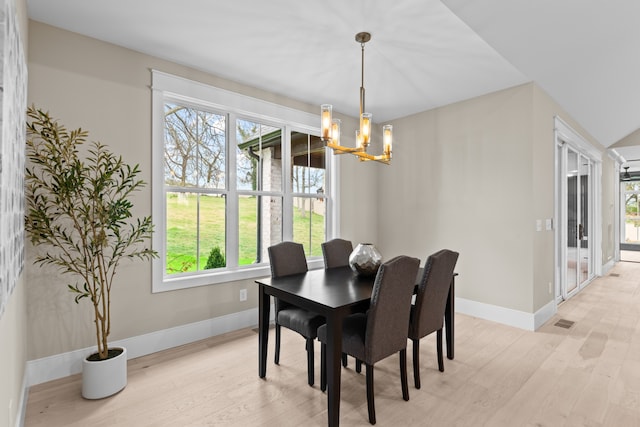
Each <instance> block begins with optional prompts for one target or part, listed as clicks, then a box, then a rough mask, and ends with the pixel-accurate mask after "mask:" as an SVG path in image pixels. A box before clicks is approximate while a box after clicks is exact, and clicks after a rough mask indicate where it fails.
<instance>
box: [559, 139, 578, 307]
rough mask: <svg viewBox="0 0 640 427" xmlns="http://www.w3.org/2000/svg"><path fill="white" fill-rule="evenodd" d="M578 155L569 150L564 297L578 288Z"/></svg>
mask: <svg viewBox="0 0 640 427" xmlns="http://www.w3.org/2000/svg"><path fill="white" fill-rule="evenodd" d="M578 157H579V155H578V153H576V152H575V151H573V150H571V149H568V151H567V172H566V177H567V178H566V185H567V198H566V206H567V223H566V227H567V240H566V264H565V267H566V269H567V276H566V277H567V279H566V286H565V292H564V294H563V297H566V296H567V294H568V293H571V292H573V291H574V290H575V289H576V288H577V287H578V264H579V259H580V254H579V253H578V252H579V251H578V228H579V227H578V224H579V222H580V221H579V218H580V212H579V211H580V206H579V203H578V197H577V195H578V179H579V176H578Z"/></svg>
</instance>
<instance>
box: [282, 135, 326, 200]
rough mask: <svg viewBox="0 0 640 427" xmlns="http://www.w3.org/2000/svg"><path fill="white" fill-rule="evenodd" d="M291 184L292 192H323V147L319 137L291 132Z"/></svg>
mask: <svg viewBox="0 0 640 427" xmlns="http://www.w3.org/2000/svg"><path fill="white" fill-rule="evenodd" d="M291 168H292V169H291V185H292V191H293V192H294V193H306V194H323V193H324V188H325V169H326V167H325V148H324V144H323V143H322V141H320V138H318V137H316V136H312V135H307V134H305V133H300V132H292V133H291Z"/></svg>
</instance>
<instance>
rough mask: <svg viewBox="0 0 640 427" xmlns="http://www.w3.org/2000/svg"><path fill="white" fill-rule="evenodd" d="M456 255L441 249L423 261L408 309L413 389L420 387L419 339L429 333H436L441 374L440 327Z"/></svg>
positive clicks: (442, 321)
mask: <svg viewBox="0 0 640 427" xmlns="http://www.w3.org/2000/svg"><path fill="white" fill-rule="evenodd" d="M458 255H459V254H458V252H454V251H451V250H449V249H442V250H440V251H438V252H436V253H434V254H432V255H430V256H429V257H428V258H427V261H426V262H425V266H424V273H423V275H422V278H421V279H420V283H419V284H418V291H417V292H416V299H415V303H414V304H413V305H412V306H411V315H410V323H409V338H410V339H411V341H412V343H413V380H414V384H415V386H416V388H420V339H421V338H423V337H426V336H427V335H429V334H431V333H433V332H437V334H436V348H437V353H438V369H439V370H440V372H444V358H443V356H442V326H443V323H444V312H445V309H446V306H447V297H448V295H449V287H450V286H451V281H452V280H453V273H454V269H455V267H456V262H457V261H458Z"/></svg>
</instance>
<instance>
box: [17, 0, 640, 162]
mask: <svg viewBox="0 0 640 427" xmlns="http://www.w3.org/2000/svg"><path fill="white" fill-rule="evenodd" d="M27 4H28V12H29V17H30V18H31V19H33V20H36V21H40V22H44V23H47V24H50V25H53V26H56V27H60V28H64V29H67V30H70V31H73V32H77V33H81V34H85V35H88V36H90V37H94V38H97V39H100V40H104V41H107V42H110V43H114V44H116V45H120V46H124V47H127V48H130V49H133V50H136V51H139V52H143V53H147V54H149V55H153V56H156V57H159V58H163V59H167V60H170V61H172V62H176V63H179V64H183V65H186V66H190V67H193V68H196V69H199V70H202V71H206V72H209V73H212V74H215V75H218V76H221V77H225V78H228V79H231V80H234V81H237V82H240V83H244V84H247V85H251V86H254V87H257V88H261V89H265V90H268V91H270V92H274V93H278V94H283V95H286V96H289V97H291V98H294V99H299V100H301V101H305V102H308V103H312V104H318V106H319V105H320V104H322V103H330V104H333V106H334V110H335V111H339V112H341V113H343V114H346V115H349V116H357V114H358V96H359V87H360V45H359V43H357V42H356V41H355V39H354V36H355V34H356V33H357V32H360V31H368V32H370V33H371V34H372V39H371V41H370V42H369V43H367V44H366V47H365V75H364V85H365V88H366V101H367V105H366V107H367V108H366V109H367V110H368V111H369V112H371V113H373V120H374V122H376V123H383V122H386V121H389V120H392V119H394V118H398V117H404V116H407V115H410V114H413V113H417V112H420V111H425V110H428V109H431V108H435V107H439V106H442V105H446V104H450V103H453V102H457V101H461V100H464V99H469V98H472V97H475V96H479V95H483V94H486V93H490V92H493V91H496V90H500V89H504V88H508V87H511V86H514V85H518V84H522V83H525V82H529V81H535V82H536V83H537V84H538V85H539V86H540V87H542V88H543V89H544V90H545V91H546V92H547V93H548V94H549V95H550V96H551V97H552V98H554V99H555V101H556V102H558V103H559V104H560V105H561V106H562V107H563V108H564V109H565V110H567V112H568V113H569V114H570V115H571V116H573V118H574V119H576V120H577V121H578V122H580V123H581V124H582V126H583V127H584V128H585V129H586V130H587V131H588V132H589V133H590V134H591V135H592V136H593V137H595V138H596V139H598V140H599V141H600V142H601V143H602V144H603V145H604V146H607V147H608V146H610V145H612V144H614V143H615V142H617V141H619V140H620V139H622V138H623V137H625V136H627V135H628V134H630V133H632V132H633V131H635V130H637V129H638V128H640V96H638V95H639V94H640V79H639V78H638V76H640V55H638V42H639V41H640V25H638V23H639V21H638V17H639V16H640V2H638V1H636V0H607V1H606V2H604V1H596V0H563V1H556V0H535V1H531V0H483V1H469V0H443V1H438V0H349V1H344V0H323V1H309V0H307V1H301V0H270V1H264V0H262V1H261V0H233V1H211V0H182V1H180V2H178V1H175V0H135V1H131V0H109V1H96V0H56V1H51V0H27ZM318 110H319V107H318ZM639 158H640V157H639Z"/></svg>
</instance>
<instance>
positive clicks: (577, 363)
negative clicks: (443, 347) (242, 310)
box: [25, 263, 640, 427]
mask: <svg viewBox="0 0 640 427" xmlns="http://www.w3.org/2000/svg"><path fill="white" fill-rule="evenodd" d="M560 319H566V320H569V321H573V322H575V323H574V324H573V326H571V327H570V328H568V329H566V328H563V327H560V326H555V323H556V322H557V321H558V320H560ZM456 334H457V335H456V359H455V360H453V361H451V360H448V359H445V371H444V373H440V372H439V371H438V370H437V362H436V356H435V334H434V336H432V337H427V338H426V339H423V341H422V343H421V346H420V348H421V356H420V357H421V360H422V369H421V375H422V389H420V390H416V389H415V388H414V387H413V375H412V371H411V369H410V368H409V382H410V388H409V393H410V400H409V401H408V402H405V401H403V400H402V392H401V389H400V376H399V373H398V358H397V357H391V358H388V359H386V360H384V361H382V362H380V363H378V364H376V377H375V398H376V415H377V420H378V425H381V426H418V425H419V426H474V427H476V426H553V427H556V426H571V427H573V426H615V427H624V426H629V427H638V426H640V264H637V263H618V264H617V265H616V266H615V267H614V268H613V269H612V270H611V271H610V272H609V274H608V275H607V276H604V277H601V278H598V279H596V280H595V281H594V282H592V283H591V284H590V285H589V286H588V287H587V288H586V289H585V290H583V291H582V292H581V293H580V294H578V295H577V296H576V297H574V298H572V299H571V300H569V301H567V302H565V303H563V304H562V305H560V307H559V309H558V313H557V315H556V316H555V317H554V318H553V319H551V320H550V321H549V322H547V324H545V325H544V326H543V327H542V328H540V329H539V330H538V331H536V332H528V331H523V330H520V329H516V328H511V327H508V326H504V325H500V324H496V323H493V322H489V321H485V320H481V319H477V318H473V317H469V316H464V315H456ZM282 338H283V341H282V353H281V357H280V365H279V366H276V365H274V364H273V345H274V344H273V343H274V339H273V331H272V335H271V336H270V339H269V363H268V365H267V379H266V380H261V379H259V378H258V356H257V348H258V337H257V333H256V332H255V331H254V330H251V329H244V330H240V331H236V332H233V333H230V334H226V335H223V336H219V337H214V338H211V339H207V340H204V341H200V342H197V343H193V344H189V345H185V346H182V347H178V348H175V349H170V350H167V351H163V352H159V353H156V354H152V355H149V356H144V357H140V358H137V359H133V360H130V361H129V377H128V385H127V387H126V388H125V389H124V390H123V391H121V392H120V393H118V394H117V395H115V396H112V397H110V398H107V399H102V400H98V401H90V400H84V399H83V398H82V397H81V396H80V390H81V384H80V381H81V380H80V376H79V375H74V376H71V377H68V378H64V379H60V380H56V381H51V382H49V383H46V384H40V385H38V386H34V387H32V388H31V389H30V390H29V399H28V403H27V410H26V419H25V426H26V427H38V426H47V427H55V426H91V427H101V426H127V427H128V426H136V427H138V426H243V427H244V426H301V425H304V426H325V425H326V424H327V412H326V395H325V394H324V393H322V392H320V389H319V376H320V367H319V361H320V351H319V350H320V349H319V345H318V344H317V343H316V386H315V387H309V386H308V385H307V381H306V354H305V350H304V340H303V339H302V338H301V337H300V336H298V335H296V334H295V333H292V332H290V331H288V330H285V329H283V337H282ZM407 353H408V363H409V367H410V366H411V351H410V345H409V351H408V352H407ZM354 365H355V364H354V362H353V359H352V358H349V367H348V368H347V369H343V371H342V401H341V412H340V413H341V425H344V426H366V425H369V424H368V421H367V400H366V394H365V377H364V374H357V373H356V372H355V371H354ZM363 371H364V370H363Z"/></svg>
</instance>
